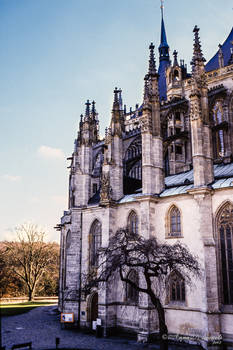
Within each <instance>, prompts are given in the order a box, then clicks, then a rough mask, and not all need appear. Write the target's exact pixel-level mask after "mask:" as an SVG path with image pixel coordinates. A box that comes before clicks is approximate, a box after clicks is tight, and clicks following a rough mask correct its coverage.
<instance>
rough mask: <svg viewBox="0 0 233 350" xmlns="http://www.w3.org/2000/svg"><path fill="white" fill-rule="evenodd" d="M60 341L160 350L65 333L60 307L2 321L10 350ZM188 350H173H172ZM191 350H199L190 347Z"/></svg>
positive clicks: (108, 349)
mask: <svg viewBox="0 0 233 350" xmlns="http://www.w3.org/2000/svg"><path fill="white" fill-rule="evenodd" d="M56 337H59V338H60V345H59V347H60V348H62V347H66V348H72V347H73V348H76V349H81V350H142V349H153V350H154V349H159V346H158V345H142V344H138V343H137V342H136V341H134V340H128V339H124V338H117V337H111V338H96V337H95V336H94V335H90V334H84V333H82V332H78V331H75V330H71V329H61V326H60V323H59V315H58V313H57V307H56V306H43V307H38V308H35V309H33V310H31V311H29V312H28V313H24V314H21V315H16V316H10V317H2V345H3V346H6V350H10V349H11V347H12V345H13V344H20V343H26V342H30V341H31V342H32V347H33V350H44V349H52V348H53V349H55V338H56ZM184 348H185V349H187V348H186V347H185V346H184V345H183V346H179V347H178V346H174V345H172V346H169V350H178V349H179V350H181V349H184ZM188 349H198V348H197V347H188Z"/></svg>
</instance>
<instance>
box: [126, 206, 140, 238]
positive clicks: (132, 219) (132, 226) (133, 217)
mask: <svg viewBox="0 0 233 350" xmlns="http://www.w3.org/2000/svg"><path fill="white" fill-rule="evenodd" d="M127 226H128V230H129V231H130V232H131V233H134V234H135V235H137V234H138V216H137V214H136V213H135V211H131V213H130V214H129V216H128V225H127Z"/></svg>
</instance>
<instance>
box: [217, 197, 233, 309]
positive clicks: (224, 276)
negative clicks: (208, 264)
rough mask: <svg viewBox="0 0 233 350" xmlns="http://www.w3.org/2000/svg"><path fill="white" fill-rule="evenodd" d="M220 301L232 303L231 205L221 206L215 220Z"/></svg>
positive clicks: (227, 303) (232, 221)
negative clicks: (220, 291) (218, 258)
mask: <svg viewBox="0 0 233 350" xmlns="http://www.w3.org/2000/svg"><path fill="white" fill-rule="evenodd" d="M217 232H218V247H219V257H220V271H221V284H222V286H221V290H222V302H223V304H226V305H233V205H232V204H230V203H227V204H226V205H224V207H223V208H222V210H221V212H220V214H219V216H218V221H217Z"/></svg>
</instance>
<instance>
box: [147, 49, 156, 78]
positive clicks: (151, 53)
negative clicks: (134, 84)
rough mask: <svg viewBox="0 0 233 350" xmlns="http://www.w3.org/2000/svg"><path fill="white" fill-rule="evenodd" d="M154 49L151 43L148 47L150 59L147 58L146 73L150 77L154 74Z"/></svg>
mask: <svg viewBox="0 0 233 350" xmlns="http://www.w3.org/2000/svg"><path fill="white" fill-rule="evenodd" d="M154 48H155V46H154V44H153V43H151V44H150V46H149V49H150V58H149V71H148V74H150V75H154V74H156V66H155V57H154Z"/></svg>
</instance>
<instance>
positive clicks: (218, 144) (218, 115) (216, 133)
mask: <svg viewBox="0 0 233 350" xmlns="http://www.w3.org/2000/svg"><path fill="white" fill-rule="evenodd" d="M213 122H214V128H213V141H214V153H215V158H219V157H223V156H224V154H225V141H224V130H223V128H222V126H223V124H222V123H223V122H224V119H223V106H222V102H221V101H217V102H216V103H215V105H214V108H213Z"/></svg>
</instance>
